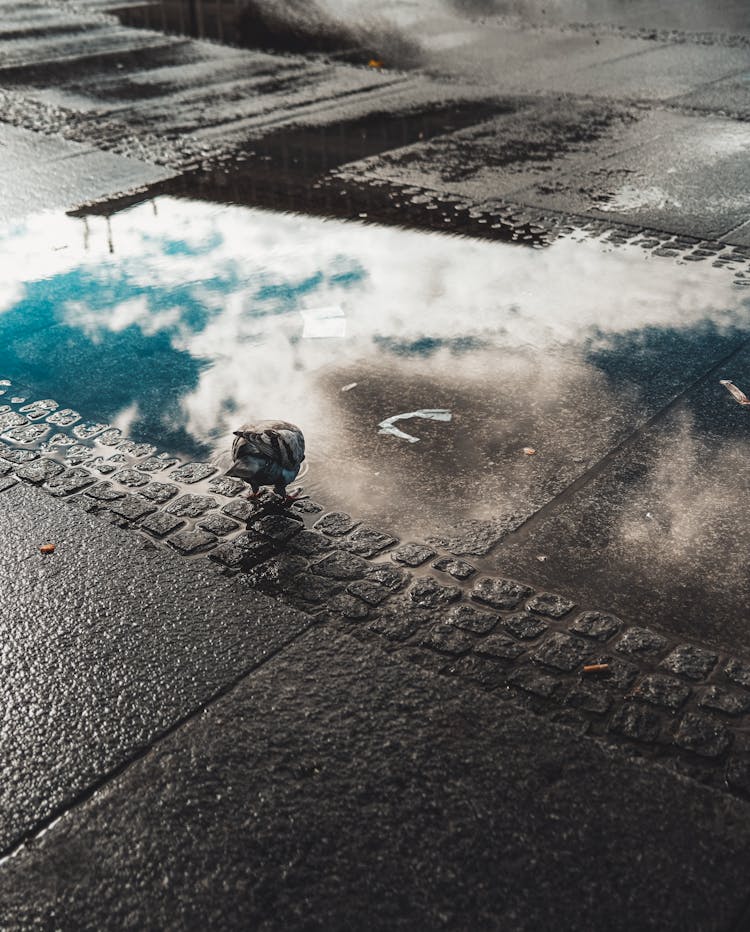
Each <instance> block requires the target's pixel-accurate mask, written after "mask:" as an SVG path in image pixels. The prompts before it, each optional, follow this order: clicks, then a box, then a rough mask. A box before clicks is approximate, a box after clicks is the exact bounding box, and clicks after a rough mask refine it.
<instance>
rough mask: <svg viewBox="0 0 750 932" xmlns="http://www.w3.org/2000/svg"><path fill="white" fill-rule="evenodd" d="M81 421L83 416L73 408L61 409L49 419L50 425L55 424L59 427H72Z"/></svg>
mask: <svg viewBox="0 0 750 932" xmlns="http://www.w3.org/2000/svg"><path fill="white" fill-rule="evenodd" d="M80 420H81V415H80V414H79V413H78V412H77V411H74V410H73V409H72V408H61V409H60V410H58V411H55V412H54V413H53V414H50V415H49V417H48V418H47V423H48V424H55V425H56V426H57V427H70V426H71V424H75V422H76V421H80Z"/></svg>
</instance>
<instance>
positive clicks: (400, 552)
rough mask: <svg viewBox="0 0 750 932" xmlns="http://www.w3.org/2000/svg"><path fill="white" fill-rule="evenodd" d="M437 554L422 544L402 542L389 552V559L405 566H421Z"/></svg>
mask: <svg viewBox="0 0 750 932" xmlns="http://www.w3.org/2000/svg"><path fill="white" fill-rule="evenodd" d="M434 556H437V554H436V553H435V551H434V550H432V548H430V547H426V546H425V545H424V544H402V545H401V546H400V547H399V548H398V549H397V550H394V551H393V553H392V554H391V559H392V560H395V562H396V563H403V564H404V565H405V566H415V567H416V566H421V565H422V564H423V563H426V562H427V561H428V560H431V559H432V558H433V557H434Z"/></svg>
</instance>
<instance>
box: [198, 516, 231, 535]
mask: <svg viewBox="0 0 750 932" xmlns="http://www.w3.org/2000/svg"><path fill="white" fill-rule="evenodd" d="M197 526H198V527H199V528H200V529H201V530H202V531H208V533H209V534H215V535H216V536H217V537H225V536H226V535H227V534H232V533H234V531H237V530H238V529H239V525H238V524H237V522H236V521H232V519H231V518H227V517H226V516H225V515H220V514H216V513H214V514H210V515H206V516H205V517H203V518H201V519H200V520H199V521H198V522H197Z"/></svg>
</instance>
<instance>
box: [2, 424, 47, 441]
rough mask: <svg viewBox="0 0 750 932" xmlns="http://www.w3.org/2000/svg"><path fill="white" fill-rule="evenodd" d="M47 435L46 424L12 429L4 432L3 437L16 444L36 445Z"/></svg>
mask: <svg viewBox="0 0 750 932" xmlns="http://www.w3.org/2000/svg"><path fill="white" fill-rule="evenodd" d="M47 433H49V426H48V425H47V424H27V425H26V426H25V427H12V428H11V429H10V430H6V431H5V436H6V437H8V438H10V439H11V440H15V442H16V443H36V442H37V440H41V438H42V437H43V436H44V435H45V434H47Z"/></svg>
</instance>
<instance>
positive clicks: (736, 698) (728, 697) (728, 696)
mask: <svg viewBox="0 0 750 932" xmlns="http://www.w3.org/2000/svg"><path fill="white" fill-rule="evenodd" d="M699 705H700V706H701V707H702V708H704V709H710V710H711V711H712V712H723V713H724V714H725V715H744V713H745V712H748V711H750V696H749V695H747V693H740V692H737V691H736V690H731V691H730V690H727V689H722V688H721V687H720V686H709V687H708V689H706V691H705V693H704V694H703V696H702V697H701V700H700V703H699Z"/></svg>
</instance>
